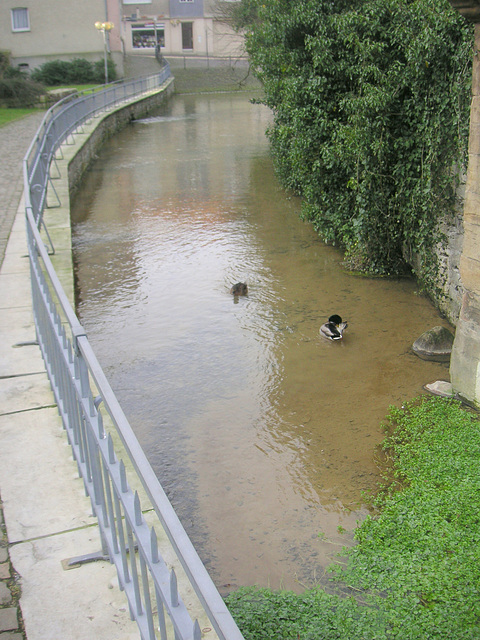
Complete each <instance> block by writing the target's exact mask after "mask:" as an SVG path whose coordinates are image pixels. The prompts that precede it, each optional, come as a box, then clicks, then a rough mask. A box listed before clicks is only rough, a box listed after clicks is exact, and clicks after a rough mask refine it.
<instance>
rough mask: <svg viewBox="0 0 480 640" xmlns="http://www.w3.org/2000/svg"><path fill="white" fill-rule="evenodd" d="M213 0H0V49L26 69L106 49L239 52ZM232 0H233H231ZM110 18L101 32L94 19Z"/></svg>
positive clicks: (117, 57)
mask: <svg viewBox="0 0 480 640" xmlns="http://www.w3.org/2000/svg"><path fill="white" fill-rule="evenodd" d="M216 1H217V0H141V1H138V0H135V1H133V0H80V1H78V0H76V1H75V0H42V2H39V0H0V49H1V50H2V51H7V52H9V53H10V57H11V61H12V64H14V65H15V66H20V67H21V68H23V69H25V70H27V71H28V70H32V69H34V68H35V67H38V66H40V65H41V64H43V63H44V62H47V61H49V60H72V59H74V58H85V59H87V60H90V61H92V62H94V61H96V60H99V59H102V57H103V55H104V52H105V51H107V52H108V53H109V54H111V56H112V58H113V61H114V62H115V64H116V66H117V72H118V74H119V75H120V76H122V75H123V60H124V57H125V56H128V55H138V54H143V55H154V54H155V49H156V46H157V45H158V47H159V49H160V51H161V52H162V54H163V55H165V56H167V57H168V56H169V55H171V56H199V57H202V56H206V57H222V56H228V57H233V56H235V57H241V56H242V55H243V39H242V38H241V36H239V35H237V34H236V33H235V32H234V31H233V30H232V29H230V28H229V27H228V26H227V25H226V24H225V23H224V22H222V21H221V20H219V19H218V18H217V17H216V11H215V2H216ZM234 1H235V0H234ZM97 22H100V23H105V22H110V23H113V28H112V30H111V31H109V32H101V31H99V30H98V29H96V28H95V23H97Z"/></svg>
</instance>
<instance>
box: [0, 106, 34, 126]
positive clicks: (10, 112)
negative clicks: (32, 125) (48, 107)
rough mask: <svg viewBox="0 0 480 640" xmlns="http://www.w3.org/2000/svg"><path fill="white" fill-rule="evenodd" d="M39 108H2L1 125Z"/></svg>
mask: <svg viewBox="0 0 480 640" xmlns="http://www.w3.org/2000/svg"><path fill="white" fill-rule="evenodd" d="M36 111H38V109H0V127H2V126H3V125H4V124H8V123H9V122H13V120H19V119H20V118H24V117H25V116H28V115H30V114H31V113H35V112H36Z"/></svg>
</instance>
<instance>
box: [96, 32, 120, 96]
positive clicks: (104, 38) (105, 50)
mask: <svg viewBox="0 0 480 640" xmlns="http://www.w3.org/2000/svg"><path fill="white" fill-rule="evenodd" d="M114 26H115V25H114V24H113V22H95V28H96V29H98V30H99V31H101V32H102V35H103V56H104V61H105V84H108V65H107V38H106V35H105V33H106V32H109V31H111V30H112V29H113V27H114Z"/></svg>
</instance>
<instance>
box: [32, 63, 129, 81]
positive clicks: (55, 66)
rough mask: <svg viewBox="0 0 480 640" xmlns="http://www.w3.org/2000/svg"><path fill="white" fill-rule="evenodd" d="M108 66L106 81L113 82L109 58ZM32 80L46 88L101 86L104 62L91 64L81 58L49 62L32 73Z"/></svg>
mask: <svg viewBox="0 0 480 640" xmlns="http://www.w3.org/2000/svg"><path fill="white" fill-rule="evenodd" d="M107 64H108V79H109V81H112V80H115V79H116V77H117V75H116V70H115V64H114V63H113V61H112V60H110V58H108V60H107ZM32 79H33V80H36V81H37V82H41V83H43V84H45V85H47V86H59V85H65V84H89V83H97V84H103V83H104V82H105V71H104V60H103V58H102V59H101V60H98V61H97V62H95V63H91V62H89V61H88V60H85V59H83V58H75V59H74V60H71V61H70V62H67V61H64V60H51V61H50V62H45V63H44V64H42V65H41V66H40V67H38V68H37V69H35V70H34V71H33V72H32Z"/></svg>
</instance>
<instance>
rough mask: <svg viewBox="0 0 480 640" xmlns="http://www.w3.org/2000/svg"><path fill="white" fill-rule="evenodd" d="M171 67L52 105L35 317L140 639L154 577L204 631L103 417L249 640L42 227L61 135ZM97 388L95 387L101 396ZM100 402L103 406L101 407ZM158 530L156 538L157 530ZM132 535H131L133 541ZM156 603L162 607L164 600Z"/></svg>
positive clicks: (44, 153)
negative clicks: (131, 416)
mask: <svg viewBox="0 0 480 640" xmlns="http://www.w3.org/2000/svg"><path fill="white" fill-rule="evenodd" d="M169 74H170V70H169V67H168V65H167V66H166V67H165V68H164V69H163V70H162V72H161V73H160V74H155V75H154V76H145V77H144V78H140V79H137V80H134V81H132V82H130V83H122V84H115V86H114V87H111V86H109V87H107V88H106V89H104V90H103V91H101V92H97V93H94V94H91V95H88V96H77V97H76V98H74V99H72V98H71V97H70V96H68V97H66V98H65V99H63V100H61V101H60V102H59V103H57V104H56V105H54V106H53V107H51V108H50V109H49V110H48V112H47V114H46V116H45V118H44V119H43V121H42V124H41V125H40V127H39V129H38V131H37V134H36V136H35V138H34V140H33V141H32V143H31V145H30V147H29V149H28V151H27V154H26V156H25V158H24V185H25V211H26V221H27V236H28V245H29V255H30V264H31V273H32V297H33V302H34V304H33V307H34V319H35V325H36V329H37V336H38V339H39V344H40V348H41V350H42V355H43V357H44V360H45V364H46V369H47V373H48V375H49V378H50V382H51V385H52V389H53V391H54V394H55V397H56V400H57V405H58V406H59V411H60V414H61V416H62V420H63V423H64V427H65V429H66V430H67V432H68V436H69V441H70V444H71V445H72V449H73V452H74V458H75V460H76V461H77V464H78V466H79V471H80V473H81V474H82V476H83V479H84V482H85V486H86V489H87V492H88V494H89V495H90V497H91V500H92V507H93V509H94V512H95V514H96V515H97V518H98V519H99V525H100V529H101V537H102V544H103V546H104V547H106V549H107V551H108V554H109V556H110V559H111V560H112V561H113V562H115V564H116V566H117V571H118V572H119V579H120V584H121V585H122V586H123V588H124V589H125V590H126V592H127V597H129V603H130V611H131V613H133V614H134V615H133V616H132V617H134V618H135V619H136V620H137V623H138V625H139V629H140V632H141V635H142V638H149V639H150V638H152V639H153V638H156V637H157V635H156V632H155V630H154V628H153V623H152V619H153V613H152V611H153V608H152V607H150V609H151V611H150V612H149V611H145V609H146V608H147V609H148V607H149V603H150V587H149V586H148V583H149V581H151V582H152V581H153V583H154V588H153V591H154V593H155V595H156V598H157V601H160V602H161V603H162V607H165V611H166V612H167V614H168V615H169V616H170V618H171V621H172V624H173V627H174V630H175V638H177V637H178V638H182V639H183V638H185V639H186V638H190V637H192V638H197V637H198V638H199V637H200V636H199V629H198V623H195V624H196V626H195V625H194V626H193V631H192V629H191V628H189V627H188V624H187V625H186V626H185V623H184V618H185V615H186V613H185V612H183V609H182V606H180V605H181V604H182V603H181V601H180V602H178V600H179V597H178V596H172V597H171V598H170V596H169V595H168V593H167V594H166V591H165V589H164V587H163V586H162V584H161V582H162V580H161V579H160V578H159V577H158V575H157V574H158V571H160V569H159V568H158V567H159V566H160V565H159V562H160V560H159V559H158V550H157V548H156V542H155V543H154V542H151V543H150V546H149V545H146V543H145V542H144V538H145V535H144V533H142V532H143V528H142V527H144V525H145V523H144V521H143V516H142V514H141V509H140V503H139V499H138V496H136V497H135V500H133V498H132V495H133V494H132V492H131V490H130V489H129V487H128V482H127V480H126V478H125V479H123V480H122V478H123V475H122V474H121V473H120V475H118V474H119V472H118V466H117V465H118V464H120V465H123V463H122V461H118V459H117V458H116V455H115V451H114V448H113V441H112V440H111V436H110V435H108V445H107V444H106V440H107V433H106V431H105V428H104V426H103V421H104V418H108V419H110V420H111V421H112V423H113V427H114V429H115V433H116V435H118V436H119V437H120V439H121V441H122V444H123V448H124V450H125V452H126V454H127V456H128V458H129V462H130V463H131V464H132V465H133V468H134V469H135V472H136V475H137V476H138V478H139V480H140V482H141V485H142V487H143V490H144V491H145V492H146V494H147V495H148V498H149V500H150V502H151V504H152V506H153V509H154V511H155V513H156V515H157V517H158V519H159V521H160V523H161V525H162V527H163V529H164V531H165V533H166V534H167V536H168V538H169V540H170V543H171V544H172V547H173V548H174V550H175V553H176V554H177V557H178V559H179V561H180V563H181V565H182V567H183V569H184V571H185V573H186V575H187V577H188V579H189V581H190V583H191V585H192V586H193V588H194V590H195V593H196V594H197V597H198V599H199V601H200V603H201V605H202V607H203V609H204V611H205V612H206V614H207V616H208V618H209V620H210V622H211V624H212V626H213V627H214V629H215V631H216V632H217V634H218V636H219V637H220V638H221V639H224V640H242V639H243V636H242V635H241V633H240V631H239V630H238V627H237V625H236V624H235V622H234V620H233V618H232V617H231V615H230V613H229V611H228V609H227V607H226V605H225V603H224V601H223V599H222V598H221V596H220V594H219V592H218V590H217V589H216V587H215V585H214V583H213V581H212V580H211V578H210V576H209V574H208V572H207V571H206V569H205V567H204V565H203V563H202V562H201V560H200V558H199V556H198V554H197V552H196V550H195V548H194V547H193V544H192V542H191V541H190V539H189V537H188V535H187V533H186V532H185V530H184V528H183V526H182V524H181V522H180V520H179V518H178V516H177V514H176V513H175V511H174V509H173V507H172V505H171V503H170V501H169V500H168V498H167V496H166V494H165V492H164V490H163V488H162V486H161V484H160V482H159V480H158V478H157V477H156V475H155V473H154V471H153V469H152V467H151V465H150V463H149V462H148V460H147V457H146V455H145V452H144V451H143V449H142V447H141V446H140V444H139V442H138V439H137V437H136V436H135V434H134V432H133V429H132V427H131V425H130V424H129V422H128V420H127V418H126V417H125V414H124V412H123V410H122V408H121V406H120V403H119V402H118V400H117V398H116V396H115V394H114V393H113V391H112V389H111V387H110V384H109V383H108V380H107V378H106V376H105V374H104V372H103V370H102V368H101V366H100V364H99V363H98V360H97V358H96V356H95V353H94V352H93V349H92V347H91V345H90V343H89V341H88V338H87V336H86V334H85V331H84V329H83V327H82V325H81V323H80V321H79V320H78V318H77V316H76V314H75V311H74V310H73V308H72V306H71V304H70V302H69V299H68V297H67V295H66V294H65V292H64V290H63V287H62V285H61V283H60V280H59V278H58V276H57V274H56V272H55V269H54V267H53V265H52V262H51V260H50V257H49V255H48V251H47V250H46V248H45V246H44V243H43V241H42V239H41V235H40V231H39V228H40V225H41V223H42V220H43V210H44V208H45V203H46V191H47V188H48V184H49V181H50V164H51V162H52V161H53V160H54V158H55V154H56V152H57V150H58V149H59V147H60V145H61V144H62V142H63V141H65V139H66V138H68V136H70V135H72V133H73V132H74V131H75V130H76V129H78V127H80V126H81V125H82V124H83V123H84V122H85V121H87V120H88V119H90V118H91V117H92V115H93V114H96V113H98V112H99V111H104V110H107V109H108V108H109V107H111V106H113V105H116V104H118V103H119V102H123V101H124V100H125V99H126V96H127V97H132V96H138V95H140V94H143V93H145V92H146V91H149V90H150V89H151V88H153V87H155V86H156V87H159V86H160V85H161V84H162V83H163V82H164V81H165V79H166V78H167V77H168V76H169ZM93 390H94V391H95V394H98V395H97V396H96V397H95V398H94V396H93ZM100 404H102V405H103V406H102V408H101V409H100V408H99V405H100ZM119 478H120V480H119ZM119 486H120V487H121V488H119ZM123 494H124V495H123ZM132 501H133V502H132ZM133 505H135V506H133ZM124 523H125V524H124ZM145 526H146V525H145ZM124 527H125V530H124ZM125 535H127V537H128V540H129V545H130V546H129V547H128V545H126V543H125V541H124V538H125ZM151 535H152V536H153V537H154V539H155V540H156V537H155V536H154V531H153V529H152V534H151ZM130 538H132V540H134V546H132V543H131V542H130ZM122 541H123V542H122ZM122 544H123V547H124V548H123V547H122ZM127 547H128V549H130V554H129V556H130V558H129V560H128V562H133V563H134V565H135V567H134V568H132V569H130V570H129V569H128V563H127V554H128V549H127ZM147 547H148V548H147ZM133 549H137V550H138V553H137V555H138V556H139V562H140V569H141V573H142V579H143V582H141V581H140V580H139V579H138V580H137V582H138V584H137V582H135V580H133V583H134V584H133V585H131V584H130V583H131V582H132V576H131V572H132V571H133V573H134V574H136V571H137V569H136V560H133V559H132V556H134V555H135V553H133V551H132V550H133ZM144 571H145V572H146V575H145V576H144V575H143V572H144ZM162 571H163V569H162ZM170 580H171V581H172V580H173V578H170ZM173 581H174V582H176V581H175V580H173ZM170 588H172V587H170ZM172 593H173V591H172ZM129 594H130V595H129ZM142 598H143V600H142ZM174 601H176V602H177V604H175V602H174ZM157 607H158V608H160V605H159V604H158V602H157ZM162 611H163V609H162ZM159 615H160V614H159ZM145 616H146V617H145ZM182 616H183V617H182ZM157 624H159V628H160V635H161V638H162V639H163V638H166V635H164V633H165V634H166V631H165V630H163V631H162V626H163V627H164V626H165V625H164V623H163V624H162V621H161V620H160V621H159V622H158V623H157Z"/></svg>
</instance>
